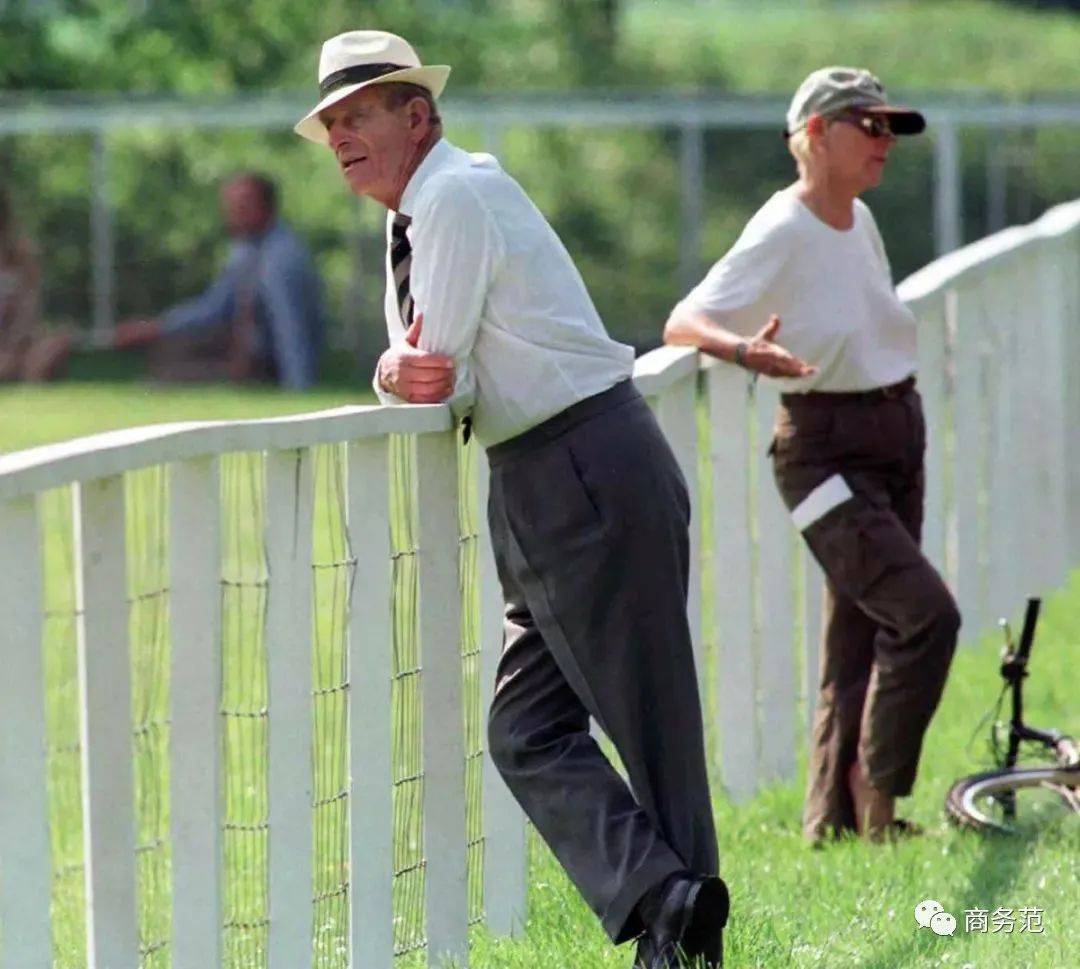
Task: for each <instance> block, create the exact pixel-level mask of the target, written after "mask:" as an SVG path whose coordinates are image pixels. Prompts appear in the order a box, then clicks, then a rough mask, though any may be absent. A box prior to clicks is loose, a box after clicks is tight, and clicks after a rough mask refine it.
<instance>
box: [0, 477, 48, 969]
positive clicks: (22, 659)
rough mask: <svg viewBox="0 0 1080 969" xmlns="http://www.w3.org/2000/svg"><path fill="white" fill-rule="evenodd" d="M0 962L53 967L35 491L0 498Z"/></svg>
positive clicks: (41, 603)
mask: <svg viewBox="0 0 1080 969" xmlns="http://www.w3.org/2000/svg"><path fill="white" fill-rule="evenodd" d="M0 535H2V536H3V550H4V554H3V563H2V564H0V616H3V617H4V642H5V646H6V648H5V650H4V675H3V677H0V801H2V803H3V817H4V820H3V824H0V965H4V966H51V965H52V963H53V956H52V934H51V927H50V926H51V923H50V918H49V913H50V907H51V897H50V894H51V887H52V886H51V875H52V868H51V857H52V856H51V852H50V846H49V804H48V794H47V791H48V770H47V761H46V746H45V675H44V668H43V656H42V634H43V628H42V627H43V594H42V571H41V551H40V549H41V539H40V537H39V534H38V521H37V509H36V507H35V501H34V498H33V496H30V497H28V498H16V499H14V500H12V501H5V502H0Z"/></svg>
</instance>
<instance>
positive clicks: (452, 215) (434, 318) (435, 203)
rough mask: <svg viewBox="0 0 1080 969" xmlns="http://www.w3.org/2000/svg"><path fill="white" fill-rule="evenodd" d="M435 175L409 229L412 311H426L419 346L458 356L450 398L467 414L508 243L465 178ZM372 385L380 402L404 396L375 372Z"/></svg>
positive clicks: (396, 400)
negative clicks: (474, 361)
mask: <svg viewBox="0 0 1080 969" xmlns="http://www.w3.org/2000/svg"><path fill="white" fill-rule="evenodd" d="M438 181H439V183H440V184H439V185H438V186H437V191H434V192H432V193H431V195H430V201H426V202H425V204H424V205H423V206H422V207H420V208H418V210H417V212H416V214H415V215H414V216H413V222H412V225H411V226H410V228H409V239H410V242H411V244H412V252H413V258H412V270H411V273H410V280H409V286H410V290H411V292H412V296H413V303H414V310H413V312H414V314H415V316H419V315H420V314H423V317H424V319H423V325H422V327H421V330H420V341H419V344H418V347H419V349H421V350H426V351H428V352H429V353H440V354H444V355H445V356H448V357H452V358H453V360H454V391H453V393H452V395H451V396H450V398H449V399H448V400H447V403H448V404H450V406H451V408H452V409H453V411H454V414H455V415H456V416H458V417H463V416H465V415H466V414H468V413H469V411H470V410H471V409H472V404H473V400H474V396H475V390H476V387H475V375H474V374H473V373H472V370H471V369H470V365H469V355H470V354H471V352H472V349H473V344H474V343H475V342H476V336H477V332H478V330H479V327H480V318H481V315H482V312H483V309H484V301H485V299H486V295H487V291H488V287H489V286H490V285H491V280H492V278H493V277H494V275H495V273H496V271H497V269H498V266H499V264H500V262H501V260H502V258H503V255H504V251H505V249H504V243H503V240H502V237H501V236H500V234H499V229H498V226H497V224H496V222H495V219H494V218H493V217H492V215H491V213H490V212H489V211H488V210H487V208H486V207H485V206H484V203H483V200H482V199H481V198H480V197H479V196H478V195H477V193H476V192H475V190H474V189H473V187H472V186H471V185H469V184H468V182H467V180H465V179H459V178H455V177H454V176H453V175H452V174H447V175H443V176H439V177H438ZM433 187H435V186H433ZM373 385H374V387H375V392H376V394H377V395H378V396H379V399H380V400H381V401H382V402H383V403H400V402H401V401H400V400H399V398H397V397H395V396H394V395H393V394H390V393H388V392H387V391H385V390H383V389H382V388H381V387H380V386H379V382H378V374H377V373H376V375H375V380H374V384H373Z"/></svg>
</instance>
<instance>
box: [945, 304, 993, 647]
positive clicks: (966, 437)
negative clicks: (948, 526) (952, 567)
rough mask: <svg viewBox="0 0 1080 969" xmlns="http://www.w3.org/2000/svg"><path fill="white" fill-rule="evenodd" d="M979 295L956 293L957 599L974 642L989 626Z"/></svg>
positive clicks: (955, 458)
mask: <svg viewBox="0 0 1080 969" xmlns="http://www.w3.org/2000/svg"><path fill="white" fill-rule="evenodd" d="M979 295H980V294H979V292H978V290H977V289H975V288H974V286H972V285H968V286H967V287H965V288H963V289H956V290H953V291H952V292H951V293H950V296H951V297H952V299H951V304H952V312H953V314H954V315H953V320H954V323H955V327H956V330H955V333H956V340H955V343H954V347H955V352H954V354H953V362H954V364H955V367H956V396H955V398H954V405H955V407H954V424H953V427H954V439H955V442H956V452H955V455H954V459H953V481H954V482H955V486H954V494H955V500H954V506H955V508H956V586H955V589H956V600H957V603H958V604H959V606H960V614H961V616H963V619H964V623H965V627H966V633H967V636H968V639H969V640H970V639H971V638H972V636H973V635H975V634H977V633H979V632H981V631H982V629H983V627H984V624H985V618H986V617H985V597H984V589H983V583H982V578H983V576H982V574H981V569H980V563H981V560H982V558H983V556H982V554H981V548H980V544H981V543H980V528H979V524H980V518H981V516H980V514H979V505H980V501H981V498H982V491H983V480H982V469H983V467H984V448H983V427H982V424H983V417H984V415H983V413H982V398H981V394H980V387H979V378H980V373H979V369H980V365H981V357H982V341H983V339H984V334H983V332H982V328H983V322H984V320H983V314H980V312H979V311H980V306H979Z"/></svg>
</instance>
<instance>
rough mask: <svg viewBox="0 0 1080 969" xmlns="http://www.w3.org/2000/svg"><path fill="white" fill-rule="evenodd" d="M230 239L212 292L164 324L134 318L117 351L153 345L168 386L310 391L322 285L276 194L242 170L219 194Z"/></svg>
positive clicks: (120, 332) (169, 314)
mask: <svg viewBox="0 0 1080 969" xmlns="http://www.w3.org/2000/svg"><path fill="white" fill-rule="evenodd" d="M221 211H222V215H223V217H224V221H225V228H226V230H227V231H228V233H229V235H230V236H232V238H233V244H232V247H231V248H230V251H229V258H228V262H227V263H226V266H225V269H224V271H223V272H222V274H221V275H220V276H219V277H218V278H217V279H216V280H214V282H213V283H212V284H211V285H210V287H209V289H207V290H206V292H204V293H202V294H201V295H199V296H196V297H194V298H193V299H189V300H187V301H186V302H183V303H180V304H179V305H177V306H174V307H172V308H171V309H169V310H167V311H166V312H165V313H164V314H162V316H161V319H160V320H127V321H124V322H122V323H120V324H119V325H118V326H117V328H116V333H115V336H114V342H115V345H116V346H117V347H118V348H120V349H126V348H131V347H139V346H148V345H156V347H155V353H154V355H153V357H152V360H151V372H152V373H153V374H154V375H155V376H158V377H160V378H162V379H164V380H215V379H221V378H226V379H229V380H236V381H261V382H268V383H276V384H278V385H279V386H281V387H284V388H286V389H289V390H304V389H305V388H307V387H309V386H310V385H311V384H312V383H314V382H315V379H316V378H317V376H318V365H319V353H320V350H321V345H322V336H323V318H322V317H323V311H322V284H321V282H320V280H319V277H318V274H317V272H316V271H315V267H314V264H313V263H312V260H311V255H310V253H309V252H308V250H307V247H306V246H305V245H304V243H303V242H302V241H301V239H300V238H299V237H298V236H297V235H296V234H295V233H294V232H293V231H292V230H291V229H290V228H289V227H288V226H287V225H286V224H285V223H284V222H283V221H282V220H281V218H280V216H279V215H278V202H277V187H276V186H275V185H274V183H273V182H272V181H270V180H269V179H268V178H266V177H265V176H263V175H259V174H258V173H256V172H242V173H240V174H238V175H235V176H234V177H232V178H230V179H228V181H226V182H225V184H224V185H222V187H221Z"/></svg>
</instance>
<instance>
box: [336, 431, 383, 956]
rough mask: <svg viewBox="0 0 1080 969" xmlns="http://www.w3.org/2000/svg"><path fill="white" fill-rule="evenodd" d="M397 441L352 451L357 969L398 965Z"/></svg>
mask: <svg viewBox="0 0 1080 969" xmlns="http://www.w3.org/2000/svg"><path fill="white" fill-rule="evenodd" d="M389 444H390V439H389V438H388V437H374V438H364V439H362V440H359V441H354V442H352V443H350V444H349V446H348V463H349V466H348V499H347V500H348V512H347V514H348V535H349V551H350V556H351V557H352V558H353V559H355V561H356V572H355V574H354V577H353V588H352V602H351V604H350V607H349V766H350V774H351V776H352V789H351V791H350V795H349V797H350V800H349V812H350V813H349V825H350V844H351V850H350V859H349V887H350V895H351V923H352V924H351V934H350V939H351V958H350V960H349V965H350V966H352V967H353V969H390V967H391V966H392V965H393V963H394V912H393V884H394V797H393V782H394V769H393V762H392V760H391V752H392V750H393V725H394V720H393V711H392V708H391V702H390V698H391V691H392V678H393V672H394V629H393V622H392V619H393V616H392V606H391V603H392V598H393V566H392V561H391V556H392V553H393V549H392V547H391V542H390V524H389V521H388V516H389V509H390V462H389V456H390V447H389Z"/></svg>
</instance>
